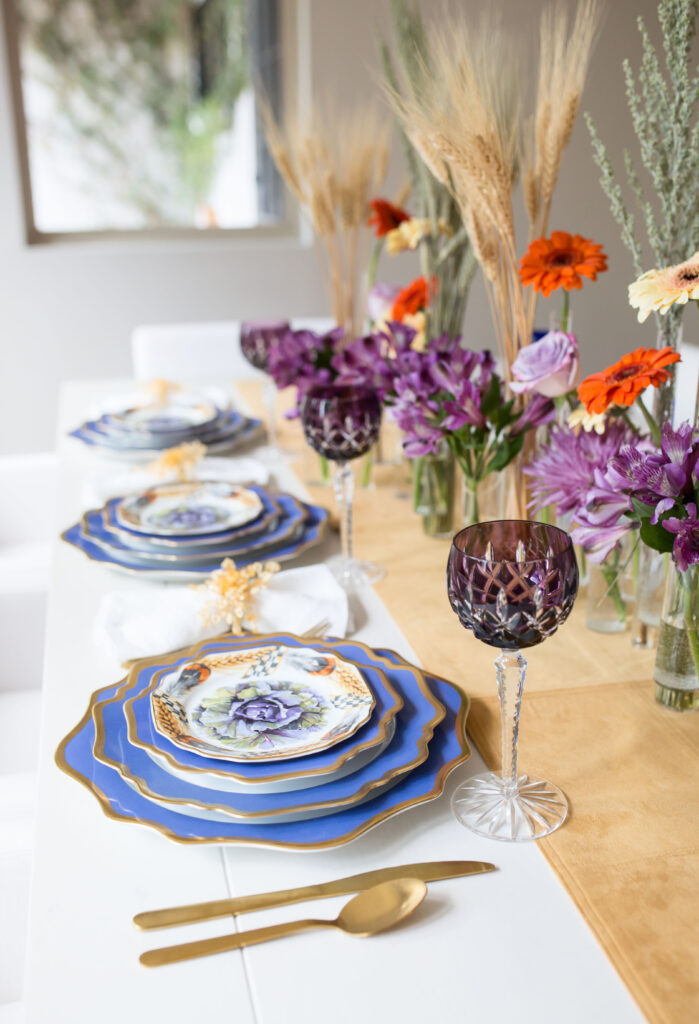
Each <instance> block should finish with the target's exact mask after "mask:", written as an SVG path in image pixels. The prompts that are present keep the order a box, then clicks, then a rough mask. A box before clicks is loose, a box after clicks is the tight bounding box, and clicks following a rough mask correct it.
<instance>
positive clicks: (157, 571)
mask: <svg viewBox="0 0 699 1024" xmlns="http://www.w3.org/2000/svg"><path fill="white" fill-rule="evenodd" d="M301 505H302V507H303V508H304V510H305V511H306V513H307V516H306V521H305V523H304V524H303V528H302V530H301V533H300V534H299V536H297V537H295V538H293V539H291V540H289V541H288V542H286V543H283V544H281V545H280V546H279V547H275V546H274V545H271V547H270V549H269V550H267V548H265V550H264V557H265V558H273V559H274V560H275V561H277V562H285V561H288V560H289V559H291V558H295V557H296V556H297V555H300V554H301V553H302V552H303V551H306V549H307V548H310V547H313V546H314V545H315V544H319V543H320V542H321V540H322V539H323V537H324V535H325V529H326V527H327V523H328V515H329V513H328V511H327V510H326V509H324V508H321V506H320V505H307V504H305V502H301ZM61 537H62V539H63V540H64V541H66V543H68V544H72V545H73V547H76V548H79V549H80V550H81V551H83V552H84V553H85V554H86V555H87V557H88V558H89V559H91V561H93V562H101V563H102V564H103V565H108V566H110V567H111V568H113V569H119V570H120V571H122V572H126V573H129V574H131V575H136V576H141V577H142V578H144V579H155V580H160V581H162V582H168V581H169V582H182V581H186V582H192V581H194V582H196V581H197V580H201V579H205V578H206V577H207V576H210V575H211V573H212V572H213V571H214V570H215V569H218V568H220V565H221V559H220V558H216V559H212V561H211V562H210V563H206V564H204V565H196V566H191V567H187V566H182V565H178V564H177V563H176V562H175V563H169V564H168V563H165V564H162V563H160V562H152V561H149V560H148V559H145V560H144V561H143V562H142V563H140V562H139V564H134V563H133V562H132V561H129V560H128V559H127V558H126V557H125V556H121V555H120V554H119V553H118V552H116V551H114V552H111V551H108V550H106V549H105V548H103V547H100V546H99V544H96V543H95V542H94V541H93V540H91V539H90V537H89V536H87V535H86V534H85V532H84V530H83V528H82V524H81V523H76V524H75V525H74V526H71V527H70V528H69V529H67V530H65V531H64V532H63V533H62V534H61ZM260 554H261V553H260V551H259V549H258V550H257V551H253V552H251V553H248V552H244V553H236V555H235V562H236V565H237V566H242V565H250V564H251V563H252V562H255V561H258V560H259V558H260Z"/></svg>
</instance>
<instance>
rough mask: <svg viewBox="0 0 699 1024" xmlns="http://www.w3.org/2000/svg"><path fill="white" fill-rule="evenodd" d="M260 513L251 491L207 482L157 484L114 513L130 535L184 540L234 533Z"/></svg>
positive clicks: (259, 501) (126, 500) (257, 497)
mask: <svg viewBox="0 0 699 1024" xmlns="http://www.w3.org/2000/svg"><path fill="white" fill-rule="evenodd" d="M263 511H264V505H263V503H262V499H261V498H260V495H259V494H258V493H257V491H255V490H254V489H252V488H248V487H240V486H238V485H236V484H231V483H227V482H225V481H214V480H206V481H193V482H192V481H190V482H185V483H167V484H157V485H156V486H155V487H149V488H148V490H146V491H142V492H141V493H140V494H132V495H128V496H127V497H125V498H123V499H122V500H121V501H120V502H118V503H117V505H116V507H115V510H114V513H115V517H116V520H117V524H118V525H119V526H122V527H125V528H126V529H127V530H128V531H130V532H131V531H133V532H135V533H139V534H141V535H145V536H147V537H150V538H152V537H157V538H159V539H160V538H163V537H166V538H180V539H185V538H189V537H200V536H201V535H202V534H214V535H215V534H217V533H225V532H228V531H231V530H235V529H237V528H238V527H241V526H245V524H246V523H250V522H252V521H253V520H255V519H258V518H259V517H260V516H261V515H262V512H263ZM214 539H215V538H214Z"/></svg>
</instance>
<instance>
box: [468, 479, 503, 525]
mask: <svg viewBox="0 0 699 1024" xmlns="http://www.w3.org/2000/svg"><path fill="white" fill-rule="evenodd" d="M504 515H505V481H504V479H503V476H502V474H501V473H489V474H488V476H487V477H485V479H484V480H480V481H479V482H478V483H477V484H475V486H474V481H472V480H470V479H469V478H468V477H467V476H466V475H464V477H463V510H462V517H461V519H462V525H463V526H473V524H474V523H489V522H493V521H494V520H495V519H503V518H504Z"/></svg>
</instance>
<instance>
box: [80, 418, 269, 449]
mask: <svg viewBox="0 0 699 1024" xmlns="http://www.w3.org/2000/svg"><path fill="white" fill-rule="evenodd" d="M262 433H263V426H262V421H261V420H259V419H248V418H246V417H244V416H241V414H240V413H239V412H236V411H235V410H232V409H229V410H227V411H225V412H223V413H222V414H221V416H220V417H219V419H218V421H217V423H216V424H215V425H214V426H212V427H211V428H208V427H207V429H206V431H203V432H202V433H200V434H196V435H195V436H196V439H197V440H198V441H201V442H202V444H204V445H206V449H207V452H208V453H209V454H211V455H213V454H217V453H219V452H226V451H230V450H232V449H233V448H238V447H241V446H242V445H244V444H248V443H250V442H251V441H253V440H255V439H256V438H257V437H259V436H261V435H262ZM69 436H70V437H74V438H76V439H77V440H78V441H81V442H82V443H83V444H84V445H87V447H88V448H89V449H91V450H92V451H95V452H99V454H100V455H105V456H109V457H110V458H114V459H121V460H124V461H128V462H151V461H152V460H154V459H157V458H159V456H160V455H162V453H163V450H164V449H165V448H169V447H171V446H172V445H174V444H179V443H181V442H182V441H186V440H192V435H191V434H179V435H178V434H171V435H164V434H160V435H157V436H156V435H151V438H150V439H149V438H145V437H136V438H134V436H133V435H127V436H125V437H124V438H121V437H119V436H117V434H116V433H115V432H114V431H113V430H112V431H110V430H108V429H107V428H106V426H105V425H104V422H103V421H101V420H87V421H86V422H85V423H83V424H82V425H81V426H80V427H77V428H76V429H75V430H71V431H70V432H69Z"/></svg>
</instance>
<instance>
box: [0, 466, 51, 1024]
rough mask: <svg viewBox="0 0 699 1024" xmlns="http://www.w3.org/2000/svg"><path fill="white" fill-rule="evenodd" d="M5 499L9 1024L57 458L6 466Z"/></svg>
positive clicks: (0, 861)
mask: <svg viewBox="0 0 699 1024" xmlns="http://www.w3.org/2000/svg"><path fill="white" fill-rule="evenodd" d="M0 493H1V494H2V495H3V498H4V500H3V501H2V502H1V503H0V641H2V649H3V659H2V663H1V664H0V906H1V907H2V908H3V909H2V914H1V915H0V1024H9V1022H10V1021H12V1022H15V1021H17V1022H18V1021H20V1020H21V1019H22V1013H23V1011H22V1004H21V995H22V975H23V965H24V948H25V940H26V930H27V911H28V903H29V866H30V863H31V854H32V843H33V831H34V824H33V819H34V810H35V787H36V767H37V760H38V731H39V718H40V699H41V679H42V673H43V660H44V645H43V630H44V620H45V617H46V597H47V590H48V580H49V570H50V550H51V543H52V539H53V533H54V530H55V504H56V458H55V456H54V455H52V454H48V453H47V454H41V455H13V456H6V457H3V458H1V459H0ZM18 723H19V724H18Z"/></svg>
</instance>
